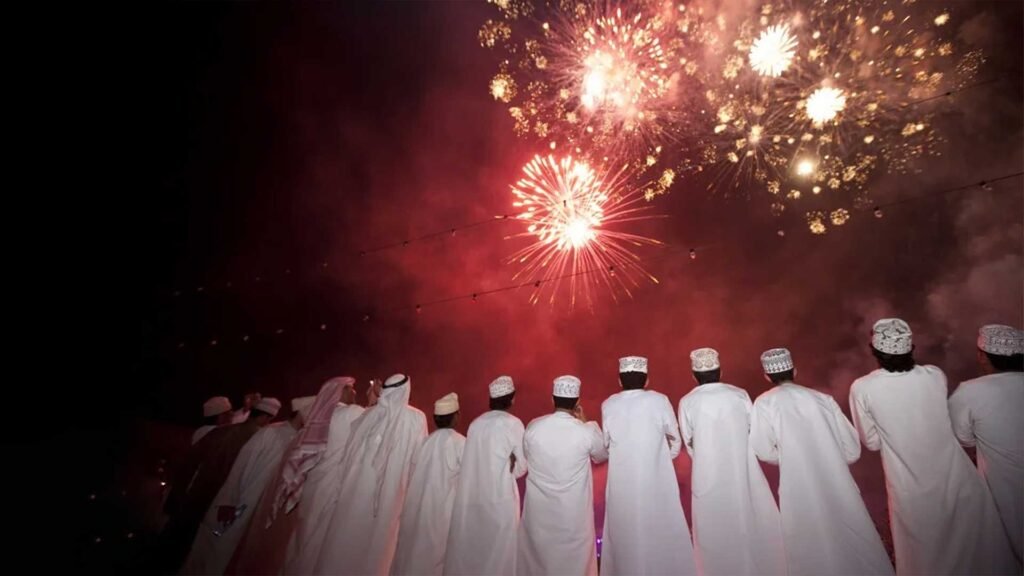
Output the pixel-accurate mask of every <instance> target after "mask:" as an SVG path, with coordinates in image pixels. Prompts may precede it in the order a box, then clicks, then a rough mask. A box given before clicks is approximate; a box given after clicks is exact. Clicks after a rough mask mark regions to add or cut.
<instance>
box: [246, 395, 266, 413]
mask: <svg viewBox="0 0 1024 576" xmlns="http://www.w3.org/2000/svg"><path fill="white" fill-rule="evenodd" d="M262 398H263V395H262V394H260V393H259V392H246V393H245V396H244V397H243V398H242V408H244V409H246V410H252V409H253V407H254V406H256V405H257V404H259V402H260V400H261V399H262Z"/></svg>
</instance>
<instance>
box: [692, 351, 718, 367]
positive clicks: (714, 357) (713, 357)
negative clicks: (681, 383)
mask: <svg viewBox="0 0 1024 576" xmlns="http://www.w3.org/2000/svg"><path fill="white" fill-rule="evenodd" d="M690 365H691V366H692V367H693V371H694V372H707V371H709V370H717V369H718V368H720V367H721V364H719V363H718V351H717V350H715V349H714V348H698V349H696V350H694V351H693V352H690Z"/></svg>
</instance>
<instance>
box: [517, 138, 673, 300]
mask: <svg viewBox="0 0 1024 576" xmlns="http://www.w3.org/2000/svg"><path fill="white" fill-rule="evenodd" d="M627 181H628V174H627V169H626V168H625V167H623V168H621V169H619V170H617V171H611V172H605V171H603V170H599V169H595V168H592V167H591V166H590V165H589V164H588V163H586V162H583V161H579V160H576V159H574V158H572V157H571V156H565V157H562V158H561V159H556V158H555V157H554V156H552V155H548V156H539V155H538V156H535V157H534V158H533V159H532V160H531V161H530V162H529V163H528V164H527V165H526V166H525V167H524V168H523V177H522V178H521V179H520V180H519V181H518V182H516V184H515V185H513V186H512V193H513V195H514V196H515V202H514V203H513V206H514V207H515V208H516V209H517V210H521V212H519V214H518V215H517V216H516V218H518V219H520V220H522V221H524V222H526V223H527V224H528V227H527V230H526V232H525V233H524V234H522V235H526V236H530V237H532V238H534V240H535V241H534V242H533V243H532V244H530V245H529V246H526V247H525V248H523V249H521V250H520V251H518V252H517V253H515V254H514V255H513V256H512V257H511V258H510V259H509V260H510V261H511V262H514V263H516V264H519V265H521V266H522V268H520V270H519V271H517V272H516V274H515V277H514V278H515V279H517V280H518V279H527V280H528V281H539V282H540V283H539V284H538V286H537V289H536V290H534V292H533V294H532V296H531V301H532V302H534V303H536V302H537V301H539V299H540V298H541V296H542V293H543V292H544V291H546V290H548V289H550V292H549V294H550V301H551V302H552V303H554V301H555V299H556V296H557V294H558V293H559V282H558V279H560V278H563V277H567V278H568V279H569V286H568V296H569V299H570V305H571V306H575V304H576V300H577V298H578V297H582V298H584V299H585V300H586V302H587V304H588V305H590V304H592V303H593V298H594V295H595V294H594V292H595V288H596V287H597V285H603V286H604V287H606V288H607V289H608V290H609V291H610V293H611V294H612V296H613V297H615V298H617V297H618V296H619V295H620V294H625V295H626V296H632V288H635V287H637V286H639V285H640V281H641V280H644V279H647V280H650V281H652V282H657V279H656V278H654V276H651V275H650V274H649V273H647V272H646V271H645V270H644V269H643V268H642V267H641V266H640V259H639V257H638V256H637V255H636V254H635V253H633V252H632V250H631V248H633V247H637V246H643V245H657V244H661V243H660V242H658V241H657V240H654V239H651V238H646V237H643V236H638V235H635V234H629V233H626V232H621V231H618V230H614V229H612V228H610V227H611V226H615V225H617V224H622V223H626V222H631V221H636V220H642V219H646V218H650V216H647V215H645V214H644V212H645V211H646V209H647V206H646V205H645V204H644V203H643V196H642V194H641V192H640V191H639V190H637V189H629V188H628V187H627ZM590 269H594V270H600V271H601V273H599V274H592V275H582V274H579V275H578V274H575V272H578V271H581V270H590Z"/></svg>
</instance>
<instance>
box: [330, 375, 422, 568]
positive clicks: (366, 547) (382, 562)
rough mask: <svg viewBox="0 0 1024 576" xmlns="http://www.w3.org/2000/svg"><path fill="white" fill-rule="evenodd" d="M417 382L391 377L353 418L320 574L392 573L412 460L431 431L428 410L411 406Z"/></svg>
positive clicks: (403, 377)
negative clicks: (370, 403)
mask: <svg viewBox="0 0 1024 576" xmlns="http://www.w3.org/2000/svg"><path fill="white" fill-rule="evenodd" d="M411 387H412V384H411V383H410V381H409V377H408V376H405V375H403V374H395V375H393V376H391V377H389V378H388V379H387V380H385V381H384V385H383V386H382V389H381V394H380V398H379V399H378V400H377V404H376V405H375V406H373V407H372V408H370V409H368V410H366V411H365V412H363V414H362V416H360V417H359V418H358V419H356V421H355V422H353V424H352V432H351V436H350V437H349V441H348V447H347V448H346V449H345V455H344V456H343V457H342V461H343V462H344V471H343V472H342V476H341V488H340V490H339V491H338V497H337V499H336V502H335V503H334V504H333V505H329V506H331V507H332V508H333V512H332V517H331V519H330V522H329V524H328V525H327V537H326V539H325V540H324V542H323V545H322V546H321V550H320V559H319V560H318V562H317V565H316V567H315V568H314V570H313V572H314V573H315V574H352V575H361V576H363V575H370V574H376V575H379V576H384V575H386V574H388V571H389V570H390V568H391V561H392V559H393V558H394V555H395V546H396V545H397V543H398V526H399V519H400V515H401V513H402V505H403V504H404V502H405V494H406V487H407V485H408V482H409V468H410V464H411V462H412V457H413V454H415V453H416V450H417V449H418V448H419V447H420V444H422V443H423V439H424V438H426V436H427V418H426V416H425V415H424V414H423V412H421V411H419V410H417V409H416V408H413V407H412V406H409V393H410V388H411Z"/></svg>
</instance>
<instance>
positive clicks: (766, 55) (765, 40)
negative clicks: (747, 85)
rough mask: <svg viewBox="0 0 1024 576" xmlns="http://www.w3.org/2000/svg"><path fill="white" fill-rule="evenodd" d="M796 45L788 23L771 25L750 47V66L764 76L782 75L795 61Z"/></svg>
mask: <svg viewBox="0 0 1024 576" xmlns="http://www.w3.org/2000/svg"><path fill="white" fill-rule="evenodd" d="M796 45H797V41H796V38H795V37H794V36H793V35H792V34H791V33H790V31H789V25H788V24H780V25H778V26H769V27H768V28H767V29H766V30H765V31H764V32H762V33H761V36H760V37H759V38H758V39H757V40H756V41H754V45H753V46H751V47H750V67H751V68H753V69H754V71H755V72H757V73H758V74H760V75H762V76H781V75H782V73H783V72H785V71H786V69H788V68H789V65H790V63H792V62H793V55H794V54H795V53H796Z"/></svg>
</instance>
